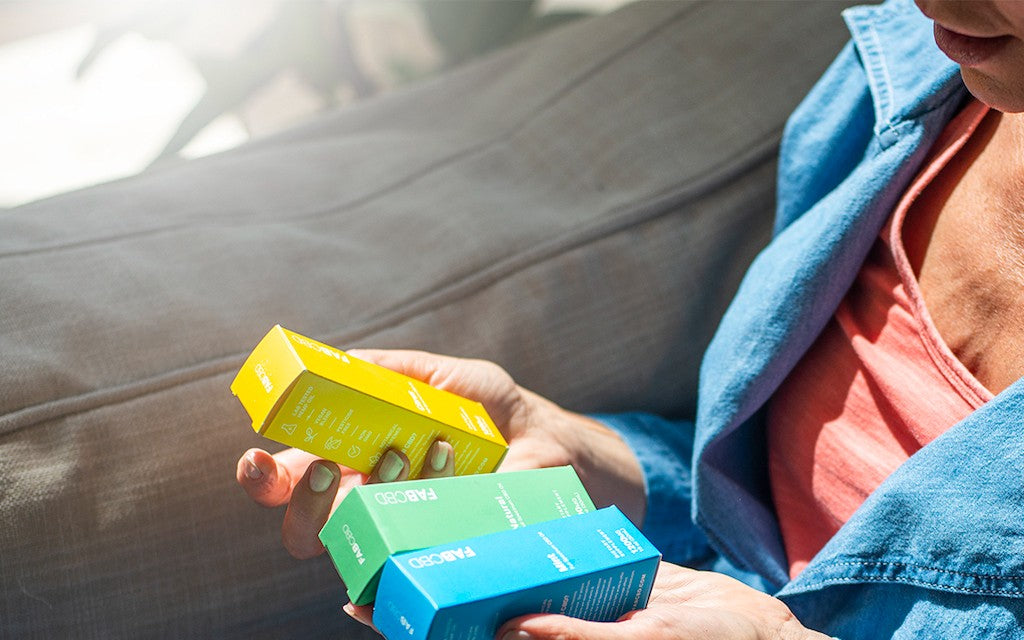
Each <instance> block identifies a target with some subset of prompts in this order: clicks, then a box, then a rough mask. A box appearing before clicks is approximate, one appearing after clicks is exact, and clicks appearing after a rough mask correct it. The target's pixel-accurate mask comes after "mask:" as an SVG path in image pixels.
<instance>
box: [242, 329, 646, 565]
mask: <svg viewBox="0 0 1024 640" xmlns="http://www.w3.org/2000/svg"><path fill="white" fill-rule="evenodd" d="M348 353H349V354H350V355H352V356H355V357H357V358H360V359H363V360H367V361H369V362H373V363H376V364H378V365H381V366H383V367H387V368H388V369H393V370H395V371H398V372H400V373H403V374H405V375H407V376H410V377H412V378H416V379H418V380H422V381H423V382H426V383H428V384H430V385H433V386H435V387H438V388H440V389H444V390H446V391H450V392H452V393H455V394H457V395H460V396H463V397H465V398H469V399H471V400H476V401H477V402H480V403H481V404H482V405H484V408H485V409H486V410H487V412H488V414H489V415H490V416H491V418H492V419H493V420H494V423H495V424H496V425H497V426H498V428H499V429H500V430H501V432H502V434H503V435H504V436H505V439H506V441H508V443H509V451H508V454H507V455H506V457H505V460H504V461H503V462H502V465H501V470H502V471H512V470H520V469H538V468H542V467H554V466H561V465H567V464H571V465H573V466H574V467H575V468H576V472H577V473H578V474H579V476H580V479H581V480H582V481H583V484H584V486H585V487H586V488H587V491H588V492H589V493H590V496H591V498H592V499H593V500H594V502H595V504H597V506H599V507H600V506H606V505H609V504H616V505H618V507H619V509H621V510H622V511H623V513H625V514H626V515H627V516H628V517H629V518H630V519H632V520H633V522H635V523H637V524H638V525H640V524H641V523H642V520H643V516H644V508H645V504H646V496H645V495H644V483H643V474H642V472H641V470H640V465H639V462H638V461H637V460H636V457H635V456H634V455H633V453H632V451H631V450H630V449H629V447H628V446H627V445H626V444H625V442H623V441H622V439H621V438H620V437H619V436H618V434H616V433H615V432H614V431H612V430H610V429H608V428H607V427H605V426H604V425H602V424H600V423H598V422H596V421H594V420H592V419H590V418H587V417H585V416H582V415H580V414H577V413H573V412H570V411H566V410H565V409H562V408H561V407H559V406H558V405H556V404H554V403H553V402H551V401H549V400H546V399H544V398H542V397H540V396H538V395H537V394H535V393H532V392H530V391H528V390H526V389H523V388H522V387H520V386H519V385H517V384H516V383H515V382H514V381H513V380H512V378H511V376H509V375H508V373H507V372H505V370H504V369H502V368H501V367H499V366H498V365H496V364H494V363H491V362H486V361H482V360H466V359H461V358H453V357H449V356H441V355H435V354H431V353H426V352H423V351H397V350H355V349H353V350H352V351H349V352H348ZM434 446H435V447H436V446H443V447H447V450H446V453H447V455H446V459H445V465H443V468H441V469H438V470H436V471H435V470H432V469H429V468H428V467H427V466H425V467H424V468H425V469H426V472H425V475H426V476H428V477H429V476H431V475H433V476H435V477H436V476H440V475H451V468H452V465H453V460H452V456H451V447H450V445H447V443H441V444H440V445H438V443H435V445H434ZM431 451H432V452H433V451H436V449H432V450H431ZM392 454H394V455H391V454H389V455H385V456H384V457H383V458H382V459H381V462H380V463H378V465H377V468H376V469H375V470H374V472H373V474H372V475H371V476H369V477H367V476H365V475H363V474H361V473H358V472H355V471H353V470H351V469H346V468H344V467H339V466H338V465H336V464H335V463H333V462H328V461H325V460H320V459H318V458H316V457H315V456H313V455H311V454H308V453H305V452H302V451H298V450H296V449H288V450H285V451H282V452H281V453H278V454H275V455H270V454H269V453H267V452H266V451H263V450H261V449H250V450H249V451H247V452H246V453H245V454H244V455H243V456H242V457H241V458H240V459H239V461H238V466H237V470H236V478H237V480H238V482H239V484H240V485H241V486H242V488H243V489H245V491H246V493H247V494H248V495H249V497H250V498H252V500H253V501H254V502H256V503H257V504H261V505H263V506H268V507H274V506H279V505H283V504H287V505H288V509H287V511H286V512H285V517H284V522H283V523H282V528H281V532H282V540H283V542H284V545H285V547H286V548H287V549H288V551H289V552H290V553H291V554H292V555H294V556H295V557H298V558H308V557H312V556H315V555H318V554H320V553H322V552H323V550H324V549H323V546H322V545H321V543H320V539H319V537H318V534H319V532H320V529H321V528H322V527H323V525H324V523H325V522H327V518H328V517H329V516H330V514H331V512H332V511H333V510H334V508H335V507H336V506H337V504H338V503H339V502H340V501H341V500H342V499H343V498H344V497H345V495H346V494H347V493H348V491H349V490H350V489H351V488H352V487H353V486H357V485H359V484H363V483H366V482H374V481H392V480H402V479H405V478H406V477H407V476H408V469H409V465H408V461H407V460H406V459H405V457H404V456H402V455H398V454H397V452H392ZM428 457H429V454H428Z"/></svg>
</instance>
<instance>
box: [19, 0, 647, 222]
mask: <svg viewBox="0 0 1024 640" xmlns="http://www.w3.org/2000/svg"><path fill="white" fill-rule="evenodd" d="M628 1H629V0H0V96H2V100H0V208H7V207H12V206H15V205H17V204H21V203H24V202H29V201H31V200H35V199H38V198H41V197H45V196H48V195H52V194H55V193H60V192H63V191H68V190H71V189H75V188H79V187H83V186H87V185H90V184H95V183H98V182H104V181H107V180H111V179H115V178H119V177H124V176H128V175H132V174H134V173H137V172H139V171H142V170H144V169H145V168H146V167H148V166H151V165H158V164H160V163H163V162H168V161H173V160H174V159H176V158H179V157H184V158H194V157H199V156H203V155H208V154H211V153H216V152H218V151H222V150H226V149H230V148H231V147H234V146H237V145H239V144H242V143H244V142H245V141H246V140H249V139H250V138H254V137H258V136H262V135H266V134H269V133H273V132H275V131H278V130H281V129H284V128H287V127H289V126H292V125H294V124H297V123H299V122H301V121H302V120H304V119H306V118H311V117H315V116H316V114H317V113H318V112H321V111H323V110H325V109H333V108H338V107H343V106H344V105H345V104H348V103H351V102H354V101H357V100H367V99H372V97H373V96H374V95H376V94H379V93H381V92H386V91H392V90H394V89H395V88H397V87H400V86H401V85H403V84H406V83H410V82H415V81H417V80H419V79H421V78H425V77H429V76H431V75H434V74H437V73H441V72H443V71H444V70H445V69H448V68H451V67H453V66H456V65H459V64H463V63H465V62H466V61H468V60H470V59H472V58H474V57H476V56H480V55H485V54H486V53H488V52H489V51H492V50H494V49H497V48H500V47H503V46H507V45H509V44H511V43H513V42H518V41H521V40H523V39H528V38H530V37H531V36H532V35H534V34H536V33H539V32H541V31H544V30H547V29H550V28H553V27H556V26H558V25H560V24H563V23H566V22H569V21H572V20H578V19H580V18H583V17H585V16H588V15H593V14H597V13H604V12H607V11H611V10H613V9H615V8H617V7H619V6H621V5H623V4H625V3H626V2H628Z"/></svg>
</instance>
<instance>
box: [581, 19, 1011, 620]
mask: <svg viewBox="0 0 1024 640" xmlns="http://www.w3.org/2000/svg"><path fill="white" fill-rule="evenodd" d="M843 16H844V18H845V20H846V22H847V25H848V26H849V28H850V31H851V33H852V36H853V38H852V41H851V42H850V43H849V44H848V45H847V46H846V48H845V49H844V50H843V51H842V52H841V54H840V55H839V57H838V58H837V59H836V61H835V62H834V63H833V64H832V66H831V67H830V68H829V70H828V71H827V72H826V74H825V75H824V76H823V77H822V79H821V80H820V81H819V82H818V84H817V85H816V86H815V88H814V89H813V90H812V92H811V93H810V94H809V95H808V97H807V98H806V99H805V100H804V102H803V103H802V104H801V105H800V107H799V108H798V109H797V110H796V112H795V113H794V114H793V116H792V117H791V119H790V121H789V123H788V125H787V128H786V133H785V135H784V138H783V143H782V148H781V157H780V167H779V179H778V185H779V188H778V211H777V223H776V235H775V237H774V239H773V241H772V242H771V244H769V246H768V247H767V248H766V249H765V250H764V251H763V252H762V253H761V254H760V255H759V256H758V258H757V259H756V260H755V261H754V263H753V264H752V265H751V267H750V270H749V271H748V273H747V275H746V277H745V278H744V281H743V283H742V284H741V286H740V289H739V291H738V292H737V294H736V297H735V299H734V300H733V303H732V304H731V306H730V308H729V310H728V311H727V313H726V315H725V317H724V318H723V320H722V322H721V324H720V326H719V329H718V331H717V333H716V335H715V338H714V340H713V341H712V343H711V345H710V346H709V347H708V350H707V352H706V354H705V357H704V360H703V363H702V365H701V378H700V389H699V396H698V410H697V418H696V424H692V423H688V422H682V421H667V420H664V419H661V418H658V417H655V416H651V415H646V414H626V415H615V416H601V419H603V420H605V421H606V422H607V423H608V424H610V425H611V426H612V427H613V428H615V429H616V430H618V431H619V432H620V433H621V434H622V435H623V437H624V438H625V439H626V441H627V442H628V443H629V445H630V446H631V447H632V448H633V450H634V451H635V452H636V454H637V456H638V458H639V459H640V461H641V464H642V465H643V467H644V471H645V475H646V483H647V491H648V512H647V513H648V515H647V518H646V521H645V523H644V529H645V531H646V533H647V534H648V535H649V536H650V537H651V539H652V541H654V542H655V544H657V545H659V547H660V548H661V549H662V550H663V552H664V553H665V556H666V559H668V560H675V561H681V562H685V563H687V564H690V565H698V566H703V567H708V568H713V569H717V570H721V571H724V572H727V573H731V574H733V575H736V576H737V577H740V578H741V579H744V580H745V581H746V582H748V583H749V584H751V585H754V586H757V587H759V588H761V589H763V590H765V591H767V592H769V593H774V594H776V595H777V596H778V597H780V598H781V599H783V600H784V601H785V602H786V603H787V604H788V605H789V606H790V608H791V609H792V610H793V612H794V613H795V614H796V615H797V617H798V618H799V619H800V620H801V621H802V622H803V623H804V624H805V625H806V626H808V627H810V628H813V629H817V630H819V631H823V632H826V633H828V634H831V635H833V636H835V637H838V638H841V639H842V640H852V639H855V638H871V639H873V640H877V639H880V638H915V639H916V638H958V639H971V638H1022V637H1024V445H1022V442H1024V439H1022V436H1021V432H1022V431H1024V424H1022V422H1024V382H1022V381H1018V382H1017V383H1015V384H1014V385H1012V386H1011V387H1010V388H1008V389H1006V390H1005V391H1003V392H1002V393H1000V394H999V395H998V396H997V397H996V398H995V399H993V400H992V401H990V402H989V403H988V404H987V405H985V406H984V407H982V408H981V409H979V410H978V411H976V412H974V413H973V414H971V415H970V416H968V417H967V418H966V419H964V420H963V421H962V422H960V423H958V424H956V425H955V426H954V427H952V428H951V429H950V430H949V431H947V432H946V433H945V434H943V435H942V436H940V437H939V438H937V439H936V440H935V441H933V442H932V443H931V444H929V445H928V446H926V447H924V448H923V449H922V450H920V451H919V452H918V453H917V454H915V455H914V456H912V457H911V458H910V459H909V460H908V461H907V462H906V463H905V464H904V465H902V466H901V467H900V468H899V469H897V470H896V472H894V473H893V474H892V475H891V476H890V477H889V478H888V479H887V480H886V481H885V482H884V483H883V484H882V485H881V486H880V487H879V488H878V489H877V490H876V491H875V492H874V493H873V494H872V495H871V496H870V497H869V498H868V500H867V501H866V502H865V503H864V504H863V505H862V506H861V508H860V509H858V510H857V512H856V513H854V515H853V517H852V518H850V520H849V521H848V522H847V523H846V524H845V526H843V527H842V528H841V529H840V530H839V532H838V533H837V534H836V535H835V537H834V538H833V539H832V540H831V541H830V542H829V543H828V544H827V545H826V546H825V548H824V549H822V550H821V552H820V553H819V554H818V555H817V556H815V558H814V559H813V561H812V562H811V563H810V565H809V566H808V567H807V568H806V569H805V570H804V571H803V572H802V573H801V574H800V575H799V576H798V577H797V578H796V579H795V580H792V581H790V580H789V578H788V570H787V568H788V564H787V561H786V557H785V552H784V550H783V545H782V541H781V536H780V533H779V528H778V522H777V520H776V517H775V512H774V507H773V505H772V500H771V495H770V490H769V485H768V475H767V454H766V445H765V434H764V421H763V413H764V412H763V409H764V406H765V403H766V401H767V400H768V399H769V398H770V397H771V395H772V393H774V391H775V389H776V388H777V387H778V386H779V384H780V383H781V382H782V381H783V380H784V379H785V378H786V376H787V375H788V374H789V372H790V371H791V370H792V368H793V367H794V365H795V364H796V363H797V362H798V361H799V360H800V358H801V357H802V356H803V354H804V353H805V352H806V351H807V349H808V348H809V347H810V346H811V344H812V343H813V342H814V340H815V339H816V337H817V336H818V334H819V333H820V331H821V330H822V328H823V327H824V326H825V324H826V323H827V321H828V320H829V318H830V317H831V316H832V314H833V313H834V311H835V309H836V307H837V306H838V304H839V302H840V300H841V299H842V298H843V296H844V295H845V293H846V291H847V289H848V288H849V286H850V284H851V283H852V282H853V280H854V278H855V276H856V275H857V272H858V270H859V269H860V266H861V264H862V262H863V261H864V258H865V256H866V255H867V253H868V250H869V249H870V247H871V245H872V244H873V243H874V241H875V239H876V237H877V235H878V232H879V230H880V229H881V227H882V226H883V224H884V223H885V221H886V219H887V218H888V216H889V214H890V213H891V211H892V209H893V207H894V205H895V204H896V202H897V200H898V199H899V197H900V196H901V195H902V194H903V192H904V190H905V189H906V188H907V186H908V184H909V182H910V181H911V179H912V178H913V177H914V175H915V174H916V172H917V171H918V170H919V168H920V165H921V163H922V160H923V158H924V156H925V154H926V153H927V151H928V148H929V147H930V145H931V144H932V142H933V141H934V140H935V139H936V137H937V136H938V134H939V133H940V132H941V131H942V129H943V127H944V126H945V125H946V123H948V121H949V120H950V119H951V118H952V116H953V115H954V114H955V113H956V112H957V111H958V110H959V108H960V107H961V106H962V104H963V101H964V99H965V97H966V96H967V94H966V90H965V89H964V87H963V84H962V82H961V80H960V75H959V69H958V67H957V66H956V65H955V64H953V63H952V62H950V61H949V60H948V59H947V58H946V57H945V56H944V55H943V54H942V53H941V52H939V51H938V49H937V48H936V47H935V44H934V40H933V37H932V25H931V22H930V21H929V20H927V19H925V18H924V17H923V16H922V15H921V14H920V13H919V12H918V11H917V9H916V7H914V5H913V3H912V2H910V1H909V0H894V1H890V2H888V3H886V4H884V5H878V6H870V7H858V8H854V9H850V10H848V11H846V12H845V13H844V14H843Z"/></svg>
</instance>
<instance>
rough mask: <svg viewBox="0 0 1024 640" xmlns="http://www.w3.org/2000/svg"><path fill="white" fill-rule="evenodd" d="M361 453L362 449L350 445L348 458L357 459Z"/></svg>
mask: <svg viewBox="0 0 1024 640" xmlns="http://www.w3.org/2000/svg"><path fill="white" fill-rule="evenodd" d="M362 452H363V450H362V449H360V448H359V447H357V446H356V445H352V446H351V447H349V448H348V457H350V458H358V457H359V454H360V453H362Z"/></svg>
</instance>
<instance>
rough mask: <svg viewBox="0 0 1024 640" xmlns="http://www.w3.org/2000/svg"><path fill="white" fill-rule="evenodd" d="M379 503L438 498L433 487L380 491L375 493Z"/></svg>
mask: <svg viewBox="0 0 1024 640" xmlns="http://www.w3.org/2000/svg"><path fill="white" fill-rule="evenodd" d="M373 499H374V500H376V501H377V504H385V505H386V504H404V503H406V502H426V501H428V500H437V494H436V493H434V490H433V489H406V490H405V491H378V492H377V493H375V494H374V495H373Z"/></svg>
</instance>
